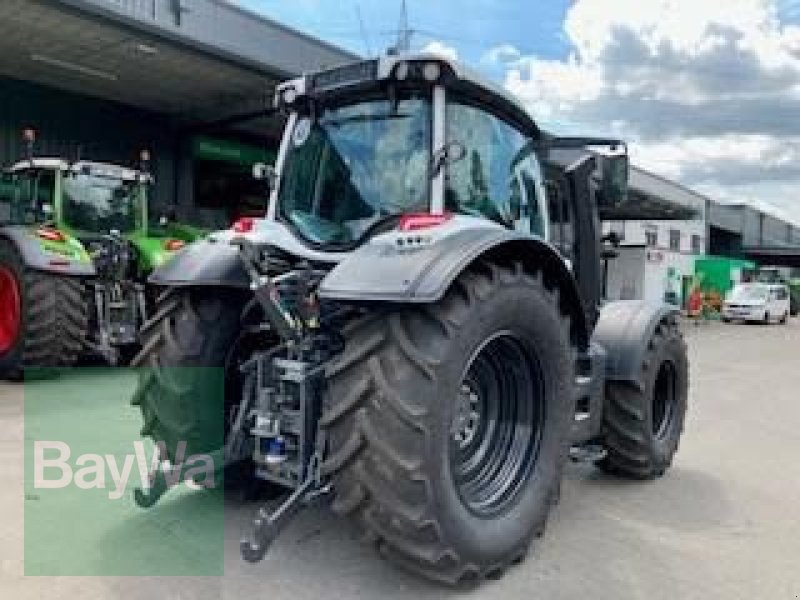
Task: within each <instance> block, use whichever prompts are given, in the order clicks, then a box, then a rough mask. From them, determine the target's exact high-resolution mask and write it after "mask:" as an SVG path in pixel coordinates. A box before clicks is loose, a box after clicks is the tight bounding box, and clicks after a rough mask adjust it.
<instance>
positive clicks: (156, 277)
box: [148, 236, 250, 289]
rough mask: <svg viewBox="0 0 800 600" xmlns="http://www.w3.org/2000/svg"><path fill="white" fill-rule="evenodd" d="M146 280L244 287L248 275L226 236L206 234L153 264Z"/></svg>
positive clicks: (247, 281)
mask: <svg viewBox="0 0 800 600" xmlns="http://www.w3.org/2000/svg"><path fill="white" fill-rule="evenodd" d="M148 281H149V282H150V283H153V284H155V285H164V286H167V285H168V286H174V287H181V286H189V285H193V286H194V285H197V286H223V287H234V288H243V289H247V288H249V287H250V279H249V277H248V276H247V272H246V271H245V270H244V266H243V264H242V261H241V259H240V258H239V252H238V250H237V248H236V247H235V246H232V245H231V244H230V243H229V240H228V239H227V238H226V239H219V238H217V237H214V236H210V237H208V238H206V239H203V240H200V241H197V242H194V243H193V244H189V245H188V246H186V247H185V248H183V249H182V250H178V252H176V253H175V255H174V256H173V257H172V259H171V260H168V261H166V263H164V264H163V265H162V266H160V267H158V268H156V269H155V270H154V271H153V273H152V275H150V277H149V278H148Z"/></svg>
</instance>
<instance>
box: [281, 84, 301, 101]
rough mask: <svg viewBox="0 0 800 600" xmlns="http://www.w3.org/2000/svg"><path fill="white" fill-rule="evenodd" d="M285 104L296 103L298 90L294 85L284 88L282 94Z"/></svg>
mask: <svg viewBox="0 0 800 600" xmlns="http://www.w3.org/2000/svg"><path fill="white" fill-rule="evenodd" d="M281 99H282V100H283V103H284V104H294V101H295V100H297V90H296V89H294V88H293V87H288V88H286V89H285V90H283V95H282V96H281Z"/></svg>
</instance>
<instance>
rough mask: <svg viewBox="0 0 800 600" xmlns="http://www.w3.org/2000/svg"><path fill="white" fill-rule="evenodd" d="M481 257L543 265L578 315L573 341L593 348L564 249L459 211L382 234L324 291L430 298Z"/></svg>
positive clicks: (380, 298)
mask: <svg viewBox="0 0 800 600" xmlns="http://www.w3.org/2000/svg"><path fill="white" fill-rule="evenodd" d="M481 261H495V262H499V263H504V264H513V263H515V262H519V263H522V264H523V266H525V267H526V268H527V269H528V270H529V271H539V270H541V271H543V273H544V277H545V283H546V285H547V286H548V287H549V288H551V289H552V288H557V289H559V290H560V302H561V309H562V311H563V312H564V313H565V314H569V315H570V317H571V319H572V337H573V341H574V342H575V343H576V344H577V345H578V346H579V348H580V349H581V350H585V349H587V348H588V333H587V320H586V315H585V314H584V312H583V308H582V305H581V302H580V297H579V294H578V288H577V285H576V282H575V278H574V277H573V275H572V272H571V271H570V269H569V268H568V266H567V264H566V263H565V262H564V260H563V259H562V258H561V256H560V255H559V253H558V251H557V250H555V248H553V247H552V246H551V245H550V244H548V243H547V242H545V241H544V240H542V239H540V238H537V237H532V236H530V235H525V234H522V233H518V232H514V231H510V230H508V229H505V228H503V227H500V226H498V225H494V224H493V223H492V222H490V221H486V220H484V219H476V218H470V217H456V218H454V219H452V221H451V222H450V223H447V224H446V225H442V226H439V227H435V228H432V229H430V230H422V231H418V232H408V233H403V232H392V233H389V234H384V235H381V236H377V237H376V238H374V239H373V240H372V241H371V242H370V243H369V244H367V245H365V246H362V247H361V248H359V249H357V250H355V251H354V252H353V253H352V254H350V255H349V256H347V257H346V258H344V259H343V260H342V261H341V262H340V263H339V264H338V265H337V266H336V267H335V268H334V269H333V270H332V271H331V272H330V273H329V274H328V275H327V277H325V279H323V281H322V283H321V285H320V289H319V294H320V297H321V298H323V299H329V300H339V301H350V302H390V303H413V304H430V303H434V302H438V301H439V300H441V299H442V298H443V297H444V295H445V294H446V293H447V290H448V289H449V288H450V286H451V285H452V284H453V283H454V282H455V280H456V278H457V277H458V276H459V275H460V274H461V273H463V272H464V271H465V270H467V269H469V268H470V267H471V266H472V265H473V264H475V263H477V262H481Z"/></svg>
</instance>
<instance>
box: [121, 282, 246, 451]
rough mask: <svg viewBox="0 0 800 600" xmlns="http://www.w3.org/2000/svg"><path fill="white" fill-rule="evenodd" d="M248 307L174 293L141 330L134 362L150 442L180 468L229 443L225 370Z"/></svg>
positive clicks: (201, 294)
mask: <svg viewBox="0 0 800 600" xmlns="http://www.w3.org/2000/svg"><path fill="white" fill-rule="evenodd" d="M242 306H243V302H242V301H241V299H240V298H238V297H235V295H234V294H230V293H227V292H225V291H220V290H218V289H208V290H205V289H179V288H176V289H168V290H166V291H164V292H163V293H162V294H161V296H160V298H159V301H158V303H157V305H156V307H155V313H154V314H153V316H152V317H151V318H150V319H149V320H148V321H147V322H146V323H145V324H144V326H143V327H142V331H141V339H142V350H141V351H140V352H139V354H138V355H137V356H136V357H135V358H134V359H133V361H132V366H134V367H141V368H140V370H139V385H138V387H137V390H136V392H135V394H134V396H133V399H132V400H131V404H133V405H134V406H138V407H139V409H140V410H141V413H142V420H143V422H144V424H143V426H142V430H141V435H143V436H146V437H150V438H151V439H152V440H153V441H154V442H155V443H156V444H158V443H161V444H163V445H164V451H165V452H166V454H167V456H165V457H163V458H168V459H169V460H170V461H172V462H173V463H174V462H176V459H177V458H179V457H177V456H176V454H177V452H178V449H179V447H180V445H181V444H185V446H184V447H185V453H184V457H188V456H191V455H197V454H203V453H210V452H214V451H215V450H218V449H219V448H220V447H222V445H223V440H224V436H225V431H224V424H225V418H224V415H225V403H224V400H225V394H226V392H227V393H229V394H230V393H232V392H233V390H230V389H226V386H225V383H226V381H225V375H226V373H225V368H226V366H227V363H228V357H229V355H230V351H231V348H233V347H234V345H235V344H236V340H237V337H238V335H239V331H240V321H239V315H240V312H241V308H242Z"/></svg>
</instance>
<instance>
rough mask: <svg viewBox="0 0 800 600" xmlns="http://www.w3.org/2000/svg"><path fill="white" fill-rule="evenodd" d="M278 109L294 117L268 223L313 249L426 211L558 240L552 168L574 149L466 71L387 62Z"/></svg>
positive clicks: (422, 58)
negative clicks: (557, 156)
mask: <svg viewBox="0 0 800 600" xmlns="http://www.w3.org/2000/svg"><path fill="white" fill-rule="evenodd" d="M275 102H276V105H277V106H278V107H279V108H280V109H282V110H284V111H286V112H288V114H289V119H288V126H287V128H286V131H285V135H284V140H283V143H282V146H281V151H280V155H279V158H278V163H277V173H275V175H276V177H275V180H274V183H275V185H274V186H273V193H272V197H271V202H270V212H269V218H271V219H276V220H278V221H280V222H281V223H283V224H285V225H286V226H287V227H288V228H289V229H290V230H291V231H292V232H293V233H294V234H295V235H296V236H298V237H299V238H301V239H302V240H304V241H305V242H306V243H307V244H309V245H311V246H312V247H315V248H317V249H323V250H329V251H330V250H348V249H351V248H354V247H357V246H359V245H360V244H361V243H362V242H363V241H365V240H366V239H367V238H369V237H371V236H372V235H374V234H375V233H381V232H384V231H387V230H390V229H392V228H395V227H397V226H398V224H399V223H400V222H401V220H402V217H403V216H404V215H420V214H422V215H435V216H437V217H439V219H440V220H444V219H446V218H447V217H448V216H458V215H461V216H467V217H470V216H471V217H479V218H482V219H486V220H488V221H489V222H491V223H494V224H496V225H498V226H501V227H504V228H507V229H513V230H515V231H518V232H520V233H527V234H531V235H534V236H536V237H539V238H542V239H545V240H549V239H551V237H552V235H553V234H554V233H556V232H554V231H553V229H554V224H556V225H557V224H558V222H559V221H558V215H551V214H550V212H551V211H550V206H549V203H548V190H547V181H546V173H545V171H546V169H547V168H548V165H549V164H551V163H552V157H551V154H552V153H553V151H554V150H556V149H562V148H564V147H565V146H566V147H577V146H576V144H574V143H573V144H569V143H565V142H566V140H564V139H563V138H554V137H552V136H550V135H548V134H546V133H544V132H542V131H541V130H540V129H539V128H538V126H537V125H536V123H535V122H534V121H533V120H532V119H531V118H530V116H529V115H528V113H527V112H526V111H525V109H524V107H523V106H522V105H521V104H519V102H518V101H516V100H515V99H514V98H512V97H510V96H508V95H507V94H506V93H505V92H504V91H503V90H501V89H499V88H496V87H495V86H493V85H492V84H491V83H489V82H487V81H485V80H482V79H481V78H480V77H478V76H477V75H475V74H473V73H472V72H471V71H469V70H468V69H466V68H465V67H463V66H461V65H458V64H456V63H452V62H450V61H446V60H443V59H441V58H437V57H432V56H426V55H416V56H407V57H396V56H387V57H382V58H380V59H375V60H372V61H367V62H362V63H357V64H355V65H349V66H345V67H341V68H339V69H333V70H329V71H324V72H321V73H318V74H315V75H309V76H305V77H302V78H299V79H295V80H293V81H289V82H287V83H285V84H283V85H281V86H279V88H278V90H277V93H276V98H275ZM594 141H595V142H597V144H599V145H609V142H608V141H607V140H594ZM587 142H588V143H589V144H591V143H592V140H586V139H582V140H581V144H580V147H581V150H582V152H583V154H586V150H585V148H584V146H586V145H587ZM612 144H613V142H612ZM616 146H619V147H622V146H623V145H622V144H619V143H617V144H616ZM615 150H616V148H615ZM616 154H620V153H619V152H616ZM623 154H624V153H623ZM606 158H609V157H608V156H606ZM624 158H625V165H624V166H625V171H627V157H624ZM607 162H609V161H607ZM604 166H605V165H604ZM609 166H610V162H609ZM626 174H627V173H626ZM626 174H625V175H626ZM623 187H624V186H623ZM620 191H621V194H622V195H624V190H620ZM608 199H609V200H615V199H614V198H610V197H608ZM435 221H436V219H434V220H433V221H430V220H429V221H428V222H429V223H434V222H435Z"/></svg>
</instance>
